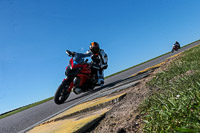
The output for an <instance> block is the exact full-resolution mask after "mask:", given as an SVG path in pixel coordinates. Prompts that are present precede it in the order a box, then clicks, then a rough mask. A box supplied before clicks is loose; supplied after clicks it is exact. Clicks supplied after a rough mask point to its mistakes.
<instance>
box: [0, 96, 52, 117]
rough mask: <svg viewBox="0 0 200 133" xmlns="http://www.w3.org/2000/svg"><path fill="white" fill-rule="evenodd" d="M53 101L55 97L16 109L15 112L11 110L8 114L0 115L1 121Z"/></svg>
mask: <svg viewBox="0 0 200 133" xmlns="http://www.w3.org/2000/svg"><path fill="white" fill-rule="evenodd" d="M51 99H53V97H50V98H47V99H45V100H42V101H39V102H36V103H33V104H29V105H27V106H24V107H20V108H17V109H15V110H11V111H9V112H6V113H4V114H1V115H0V119H2V118H5V117H7V116H10V115H13V114H16V113H18V112H21V111H23V110H26V109H29V108H31V107H34V106H37V105H39V104H42V103H45V102H47V101H49V100H51Z"/></svg>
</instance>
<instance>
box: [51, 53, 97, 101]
mask: <svg viewBox="0 0 200 133" xmlns="http://www.w3.org/2000/svg"><path fill="white" fill-rule="evenodd" d="M66 53H67V54H68V55H69V56H72V58H71V59H70V61H69V65H68V66H67V67H66V71H65V75H66V78H65V79H64V80H63V81H62V83H61V84H60V86H59V87H58V89H57V91H56V93H55V96H54V102H55V103H56V104H62V103H64V102H65V100H66V99H67V98H68V97H69V95H70V93H71V92H74V93H75V94H80V93H82V92H87V91H89V90H92V89H93V88H94V87H95V86H97V85H96V82H97V80H96V78H95V76H96V75H95V74H93V73H92V71H91V64H90V63H87V61H88V59H84V58H85V57H84V54H80V53H74V52H70V51H68V50H66Z"/></svg>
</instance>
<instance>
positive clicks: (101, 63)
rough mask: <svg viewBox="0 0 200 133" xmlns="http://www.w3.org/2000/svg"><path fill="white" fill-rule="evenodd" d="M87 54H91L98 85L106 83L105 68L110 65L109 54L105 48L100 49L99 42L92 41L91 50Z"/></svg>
mask: <svg viewBox="0 0 200 133" xmlns="http://www.w3.org/2000/svg"><path fill="white" fill-rule="evenodd" d="M86 54H88V55H90V56H91V59H92V72H93V73H94V74H96V78H97V83H96V84H97V85H101V86H102V85H103V84H104V73H103V71H104V69H107V67H108V64H107V63H108V56H107V54H106V53H105V52H104V50H103V49H100V47H99V44H98V43H97V42H91V43H90V50H88V51H87V52H86Z"/></svg>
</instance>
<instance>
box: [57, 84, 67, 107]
mask: <svg viewBox="0 0 200 133" xmlns="http://www.w3.org/2000/svg"><path fill="white" fill-rule="evenodd" d="M68 88H69V84H68V83H66V82H62V83H61V85H60V86H59V87H58V89H57V91H56V93H55V96H54V102H55V103H56V104H62V103H64V102H65V100H66V99H67V98H68V97H69V95H70V92H68V91H67V89H68Z"/></svg>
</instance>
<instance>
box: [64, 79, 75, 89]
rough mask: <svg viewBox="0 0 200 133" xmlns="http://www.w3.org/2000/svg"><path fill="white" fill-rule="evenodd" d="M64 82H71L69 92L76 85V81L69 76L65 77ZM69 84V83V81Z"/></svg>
mask: <svg viewBox="0 0 200 133" xmlns="http://www.w3.org/2000/svg"><path fill="white" fill-rule="evenodd" d="M62 82H66V83H67V82H70V84H69V87H68V88H67V92H71V91H72V88H73V87H74V83H73V80H70V79H69V78H68V77H66V78H65V79H63V81H62ZM67 84H68V83H67Z"/></svg>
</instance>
